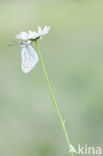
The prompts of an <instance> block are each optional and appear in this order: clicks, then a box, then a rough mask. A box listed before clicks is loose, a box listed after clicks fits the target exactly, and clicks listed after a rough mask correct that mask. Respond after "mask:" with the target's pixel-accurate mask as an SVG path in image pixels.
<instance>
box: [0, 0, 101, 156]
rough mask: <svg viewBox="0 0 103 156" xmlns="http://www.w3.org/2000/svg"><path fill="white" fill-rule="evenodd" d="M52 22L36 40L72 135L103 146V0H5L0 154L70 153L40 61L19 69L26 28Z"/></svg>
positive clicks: (0, 20)
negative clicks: (18, 42) (16, 42)
mask: <svg viewBox="0 0 103 156" xmlns="http://www.w3.org/2000/svg"><path fill="white" fill-rule="evenodd" d="M39 25H40V26H44V25H48V26H51V30H50V32H49V34H48V35H46V36H45V37H44V39H43V40H40V41H39V47H40V50H41V54H42V56H43V59H44V62H45V66H46V69H47V73H48V76H49V79H50V83H51V86H52V90H53V93H54V96H55V99H56V102H57V104H58V106H59V108H60V111H61V114H62V116H63V119H65V120H66V127H67V130H68V134H69V137H70V140H71V143H72V144H73V145H74V146H75V148H77V145H78V144H81V146H84V145H85V144H87V145H88V146H94V147H96V146H101V147H102V149H103V1H102V0H51V1H50V0H0V155H1V156H66V155H68V153H67V148H66V142H65V138H64V135H63V131H62V128H61V126H60V123H59V121H58V118H57V115H56V113H55V111H54V108H53V105H52V102H51V99H50V97H49V93H48V90H47V86H46V83H45V79H44V76H43V72H42V69H41V66H40V63H38V64H37V66H36V68H34V69H33V70H32V71H31V72H30V73H29V74H27V75H25V74H24V73H22V72H21V66H20V45H15V46H10V47H8V46H7V45H8V44H12V40H15V35H16V34H18V33H20V32H21V31H28V30H35V29H37V27H38V26H39Z"/></svg>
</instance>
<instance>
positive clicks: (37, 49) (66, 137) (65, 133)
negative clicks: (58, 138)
mask: <svg viewBox="0 0 103 156" xmlns="http://www.w3.org/2000/svg"><path fill="white" fill-rule="evenodd" d="M35 48H36V51H37V53H38V57H39V60H40V64H41V67H42V69H43V73H44V77H45V80H46V84H47V87H48V90H49V94H50V97H51V99H52V102H53V105H54V108H55V111H56V113H57V116H58V118H59V121H60V124H61V126H62V128H63V132H64V135H65V139H66V143H67V147H68V150H69V151H70V150H71V145H70V141H69V137H68V134H67V130H66V127H65V121H63V119H62V117H61V114H60V111H59V108H58V105H57V104H56V102H55V99H54V97H53V94H52V90H51V87H50V83H49V79H48V75H47V73H46V70H45V66H44V63H43V59H42V56H41V54H40V51H39V47H38V43H37V40H35ZM69 154H70V156H74V155H73V152H70V153H69Z"/></svg>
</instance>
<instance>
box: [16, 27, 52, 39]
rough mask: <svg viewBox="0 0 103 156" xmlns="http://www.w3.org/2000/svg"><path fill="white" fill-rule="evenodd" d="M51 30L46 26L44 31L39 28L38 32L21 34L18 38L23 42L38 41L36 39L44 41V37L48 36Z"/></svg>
mask: <svg viewBox="0 0 103 156" xmlns="http://www.w3.org/2000/svg"><path fill="white" fill-rule="evenodd" d="M49 30H50V27H48V26H44V28H43V29H42V28H41V27H40V26H39V27H38V31H37V32H35V31H31V30H29V31H28V33H26V32H21V33H20V34H18V35H16V38H18V39H21V40H25V41H27V40H36V39H39V38H40V39H42V36H44V35H46V34H47V33H48V31H49Z"/></svg>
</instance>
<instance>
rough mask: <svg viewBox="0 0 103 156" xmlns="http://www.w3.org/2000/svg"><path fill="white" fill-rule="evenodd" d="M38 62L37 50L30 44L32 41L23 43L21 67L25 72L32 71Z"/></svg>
mask: <svg viewBox="0 0 103 156" xmlns="http://www.w3.org/2000/svg"><path fill="white" fill-rule="evenodd" d="M37 62H38V55H37V53H36V51H35V50H34V49H33V48H32V47H31V46H30V41H27V42H22V43H21V69H22V71H23V72H24V73H28V72H30V71H31V70H32V69H33V68H34V67H35V65H36V64H37Z"/></svg>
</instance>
